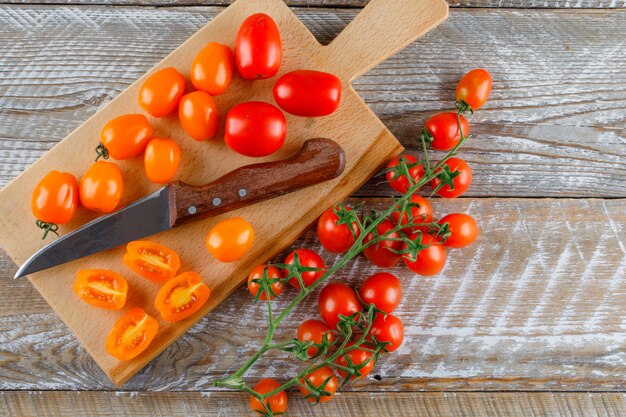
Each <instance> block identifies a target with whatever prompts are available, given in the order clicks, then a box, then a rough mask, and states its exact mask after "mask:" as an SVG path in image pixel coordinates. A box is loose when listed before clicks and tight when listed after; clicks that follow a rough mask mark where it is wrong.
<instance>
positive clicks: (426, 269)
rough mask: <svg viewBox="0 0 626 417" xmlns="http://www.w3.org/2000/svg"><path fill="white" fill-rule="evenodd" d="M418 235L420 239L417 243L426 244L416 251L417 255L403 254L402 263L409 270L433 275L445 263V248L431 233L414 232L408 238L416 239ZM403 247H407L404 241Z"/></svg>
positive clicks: (439, 270)
mask: <svg viewBox="0 0 626 417" xmlns="http://www.w3.org/2000/svg"><path fill="white" fill-rule="evenodd" d="M419 236H421V239H420V240H419V242H417V243H420V244H422V245H428V246H427V247H426V248H424V249H422V250H420V251H419V252H417V257H413V256H412V255H410V254H406V255H404V264H405V265H406V266H407V267H408V268H409V269H410V270H411V271H413V272H415V273H416V274H420V275H435V274H437V273H439V272H441V270H442V269H443V267H444V266H445V265H446V249H445V248H444V247H443V245H441V244H440V243H439V241H438V240H437V239H436V238H434V237H432V236H431V235H427V234H421V233H416V234H414V235H411V236H409V239H410V240H412V241H416V240H417V239H419ZM404 248H405V249H406V248H407V244H406V243H405V244H404Z"/></svg>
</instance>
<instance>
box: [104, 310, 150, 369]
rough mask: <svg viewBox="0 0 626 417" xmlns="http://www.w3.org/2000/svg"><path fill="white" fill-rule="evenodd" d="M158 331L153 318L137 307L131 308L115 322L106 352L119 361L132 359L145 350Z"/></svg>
mask: <svg viewBox="0 0 626 417" xmlns="http://www.w3.org/2000/svg"><path fill="white" fill-rule="evenodd" d="M158 330H159V323H158V322H157V321H156V319H155V318H154V317H152V316H150V315H148V314H146V312H145V311H143V310H142V309H141V308H139V307H134V308H131V309H130V310H128V312H127V313H126V314H124V316H122V318H120V319H119V320H118V321H116V322H115V325H114V326H113V329H112V330H111V332H110V333H109V336H108V337H107V340H106V345H105V348H106V351H107V352H108V353H109V355H111V356H115V357H116V358H117V359H119V360H121V361H128V360H130V359H133V358H134V357H136V356H137V355H139V354H140V353H141V352H143V351H144V350H146V348H147V347H148V345H150V343H151V342H152V339H154V336H156V334H157V331H158Z"/></svg>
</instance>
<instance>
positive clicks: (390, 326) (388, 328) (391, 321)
mask: <svg viewBox="0 0 626 417" xmlns="http://www.w3.org/2000/svg"><path fill="white" fill-rule="evenodd" d="M369 334H370V336H373V337H375V338H376V340H378V341H379V342H389V343H390V344H388V345H387V346H385V349H386V350H387V352H393V351H394V350H396V349H398V348H399V347H400V345H402V341H403V340H404V326H403V325H402V320H400V319H399V318H398V317H396V316H394V315H393V314H387V317H385V315H384V314H380V313H376V317H374V321H372V327H370V331H369Z"/></svg>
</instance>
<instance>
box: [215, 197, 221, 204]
mask: <svg viewBox="0 0 626 417" xmlns="http://www.w3.org/2000/svg"><path fill="white" fill-rule="evenodd" d="M220 204H222V199H221V198H219V197H215V198H214V199H213V205H214V206H219V205H220Z"/></svg>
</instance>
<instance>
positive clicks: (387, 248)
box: [363, 219, 402, 268]
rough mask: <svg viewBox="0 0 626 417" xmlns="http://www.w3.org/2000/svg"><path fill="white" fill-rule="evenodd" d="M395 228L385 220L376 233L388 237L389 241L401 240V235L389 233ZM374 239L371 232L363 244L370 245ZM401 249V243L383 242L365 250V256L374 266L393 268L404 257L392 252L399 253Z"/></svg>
mask: <svg viewBox="0 0 626 417" xmlns="http://www.w3.org/2000/svg"><path fill="white" fill-rule="evenodd" d="M394 227H395V224H394V223H392V222H391V221H390V220H387V219H385V220H383V221H382V222H380V223H379V224H378V226H376V232H377V233H378V236H386V238H388V239H399V238H400V233H398V232H391V233H389V231H390V230H391V229H393V228H394ZM372 239H374V234H373V233H372V232H370V233H368V234H367V235H366V236H365V238H363V243H364V244H365V243H368V242H370V241H371V240H372ZM400 249H402V242H401V241H399V240H398V241H393V240H383V241H380V242H378V243H376V244H373V245H370V246H368V247H366V248H365V249H363V255H365V257H366V258H367V259H369V261H370V262H371V263H373V264H374V265H377V266H380V267H382V268H391V267H393V266H395V265H396V264H397V263H398V262H399V261H400V259H401V258H402V255H399V254H397V253H394V252H392V250H396V251H399V250H400Z"/></svg>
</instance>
